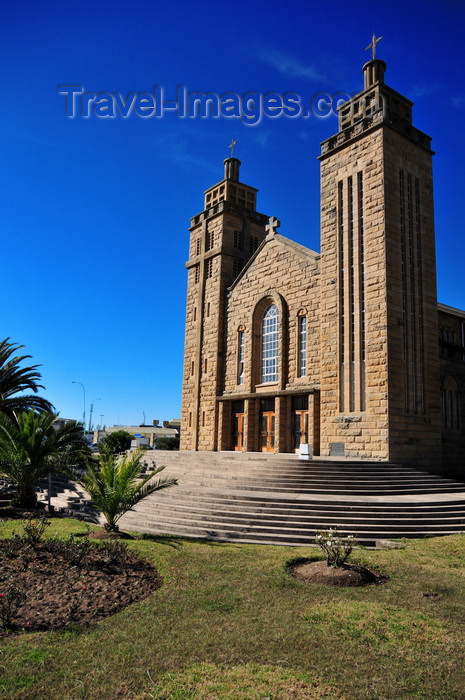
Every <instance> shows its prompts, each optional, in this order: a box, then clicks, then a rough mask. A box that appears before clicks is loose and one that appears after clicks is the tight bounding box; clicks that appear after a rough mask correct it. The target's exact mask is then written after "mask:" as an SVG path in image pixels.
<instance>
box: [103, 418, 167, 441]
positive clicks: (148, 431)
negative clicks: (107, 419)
mask: <svg viewBox="0 0 465 700" xmlns="http://www.w3.org/2000/svg"><path fill="white" fill-rule="evenodd" d="M158 422H159V421H154V425H113V426H112V427H111V428H105V430H95V431H94V442H99V441H100V440H103V438H104V437H106V435H109V434H110V433H116V432H117V431H118V430H125V431H126V432H127V433H130V435H132V436H136V439H137V438H138V436H140V437H141V438H142V439H140V440H139V443H140V444H146V445H148V446H149V447H153V446H154V445H155V444H156V440H157V438H161V437H170V438H171V437H174V438H175V437H179V431H178V429H177V428H176V427H168V425H170V424H171V423H175V422H176V421H163V427H160V426H159V425H158ZM165 423H166V424H168V425H167V426H166V427H165ZM155 424H156V425H155Z"/></svg>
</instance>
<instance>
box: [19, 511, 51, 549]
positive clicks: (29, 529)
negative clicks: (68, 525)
mask: <svg viewBox="0 0 465 700" xmlns="http://www.w3.org/2000/svg"><path fill="white" fill-rule="evenodd" d="M49 525H50V520H48V519H47V516H46V515H40V516H39V517H38V518H33V517H28V518H27V519H26V520H25V522H24V527H23V533H22V535H21V539H22V540H23V541H24V542H26V544H28V545H30V546H31V547H36V546H37V545H38V544H39V542H40V540H41V539H42V536H43V534H44V532H45V530H46V529H47V527H48V526H49Z"/></svg>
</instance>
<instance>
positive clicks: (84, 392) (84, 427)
mask: <svg viewBox="0 0 465 700" xmlns="http://www.w3.org/2000/svg"><path fill="white" fill-rule="evenodd" d="M71 384H80V385H81V386H82V391H83V395H84V410H83V412H82V429H83V431H84V437H85V436H86V390H85V388H84V384H83V383H82V382H75V381H72V382H71Z"/></svg>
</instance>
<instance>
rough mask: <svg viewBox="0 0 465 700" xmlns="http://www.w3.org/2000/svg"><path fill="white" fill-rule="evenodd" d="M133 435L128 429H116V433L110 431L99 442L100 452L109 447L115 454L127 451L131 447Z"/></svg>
mask: <svg viewBox="0 0 465 700" xmlns="http://www.w3.org/2000/svg"><path fill="white" fill-rule="evenodd" d="M131 440H132V435H131V433H128V431H127V430H115V432H114V433H108V435H106V437H104V438H103V440H101V441H100V442H99V445H98V451H99V452H100V453H102V452H104V451H105V450H106V449H109V450H110V452H111V453H112V454H114V455H117V454H120V453H121V452H126V451H127V450H129V448H130V447H131Z"/></svg>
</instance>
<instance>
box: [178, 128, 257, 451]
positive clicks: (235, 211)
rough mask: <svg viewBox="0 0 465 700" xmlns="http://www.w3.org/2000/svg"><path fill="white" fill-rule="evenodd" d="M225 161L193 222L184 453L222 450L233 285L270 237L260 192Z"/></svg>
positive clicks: (237, 164) (229, 160)
mask: <svg viewBox="0 0 465 700" xmlns="http://www.w3.org/2000/svg"><path fill="white" fill-rule="evenodd" d="M235 143H236V142H235V141H234V140H233V142H232V144H231V157H230V158H227V159H226V160H225V161H224V178H223V180H221V182H219V183H218V184H216V185H213V187H210V188H209V189H208V190H206V192H205V201H204V210H203V212H201V213H200V214H197V216H194V217H193V219H191V227H190V247H189V260H188V261H187V263H186V267H187V275H188V281H187V305H186V334H185V347H184V377H183V399H182V426H181V449H183V450H216V449H218V412H219V404H218V402H217V401H216V397H217V396H218V395H219V394H220V392H221V391H222V388H223V383H224V372H223V369H224V359H225V353H226V348H225V305H226V295H227V291H228V287H229V286H230V285H231V284H232V282H233V281H234V279H235V278H236V277H237V276H238V274H239V273H240V271H241V270H242V268H243V266H244V265H245V263H246V262H247V261H248V260H249V258H250V257H251V256H252V255H253V253H254V252H255V251H256V250H257V248H258V246H259V245H260V243H261V242H262V241H263V239H264V238H265V233H266V232H265V225H266V224H267V223H268V217H266V216H264V215H263V214H259V213H258V212H257V211H256V200H257V190H256V189H255V187H250V186H249V185H245V184H243V183H241V182H240V181H239V170H240V165H241V162H240V160H238V159H237V158H234V146H235Z"/></svg>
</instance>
